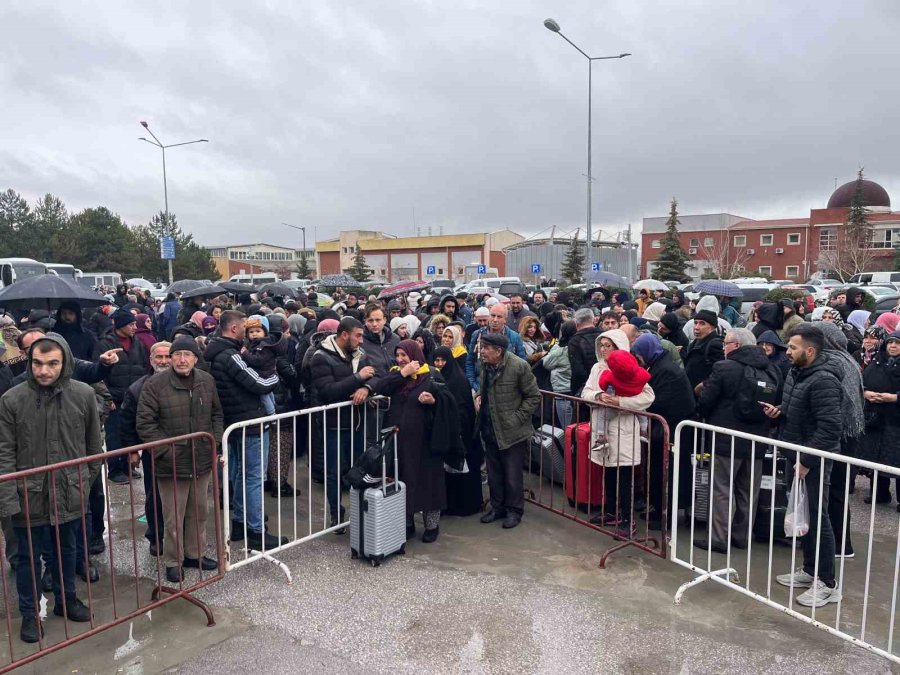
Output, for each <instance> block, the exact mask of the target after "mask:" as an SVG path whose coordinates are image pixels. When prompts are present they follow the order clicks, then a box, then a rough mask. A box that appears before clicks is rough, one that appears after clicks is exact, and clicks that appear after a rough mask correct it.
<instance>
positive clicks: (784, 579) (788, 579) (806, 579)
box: [775, 567, 813, 588]
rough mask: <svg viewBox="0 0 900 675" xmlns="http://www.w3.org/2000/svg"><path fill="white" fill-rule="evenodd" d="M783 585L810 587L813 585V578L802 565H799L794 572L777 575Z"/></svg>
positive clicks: (776, 578) (778, 580) (776, 579)
mask: <svg viewBox="0 0 900 675" xmlns="http://www.w3.org/2000/svg"><path fill="white" fill-rule="evenodd" d="M775 581H777V582H778V583H779V584H781V585H782V586H791V585H793V587H794V588H809V587H810V586H812V583H813V578H812V576H810V575H809V574H807V573H806V572H804V571H803V568H802V567H798V568H797V569H796V571H795V572H794V573H793V574H779V575H778V576H777V577H775Z"/></svg>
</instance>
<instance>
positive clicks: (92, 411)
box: [0, 333, 103, 642]
mask: <svg viewBox="0 0 900 675" xmlns="http://www.w3.org/2000/svg"><path fill="white" fill-rule="evenodd" d="M28 357H29V362H28V370H27V373H28V374H27V379H26V381H25V382H23V383H22V384H20V385H17V386H15V387H13V388H12V389H10V390H9V391H8V392H6V394H4V395H3V397H2V398H0V475H5V474H9V473H13V472H15V471H17V470H24V469H31V468H38V467H44V466H48V465H51V464H57V463H59V462H64V461H67V460H72V459H78V458H81V457H86V456H89V455H96V454H99V453H100V452H102V448H103V446H102V441H101V437H100V417H99V415H98V413H97V405H96V400H95V398H94V390H93V389H91V387H89V386H88V385H86V384H84V383H82V382H76V381H74V380H73V379H72V373H73V372H74V369H75V361H74V359H73V357H72V352H71V351H70V350H69V346H68V344H67V343H66V341H65V340H64V339H63V337H62V336H60V335H57V334H56V333H48V334H47V335H46V336H44V337H41V338H40V339H38V340H36V341H35V342H34V343H33V344H32V345H31V348H30V350H29V352H28ZM99 471H100V463H99V462H94V463H90V464H87V463H85V464H80V465H78V466H74V467H69V468H67V469H60V470H58V471H56V472H54V473H53V474H37V475H35V476H32V477H30V478H26V479H25V481H24V482H25V484H26V485H27V491H23V486H22V481H6V482H3V483H0V516H6V517H8V516H13V528H14V530H15V533H16V537H17V539H18V544H19V564H18V567H17V569H16V589H17V591H18V596H19V612H20V613H21V614H22V627H21V631H20V636H21V638H22V640H23V641H24V642H37V641H38V638H39V635H40V634H42V633H41V631H42V629H41V627H40V620H39V618H38V610H39V607H38V603H37V597H36V596H35V590H34V588H35V584H36V583H37V581H38V580H39V579H40V560H39V557H38V555H37V554H39V553H40V552H41V551H40V542H41V541H43V540H44V538H45V537H46V538H48V539H49V540H50V541H51V542H52V546H51V551H50V558H51V559H50V560H49V561H48V566H49V567H50V573H51V575H52V577H53V596H54V598H55V600H56V605H55V607H54V608H53V613H54V614H55V615H56V616H65V617H66V618H67V619H69V620H70V621H90V620H91V612H90V609H89V608H88V607H87V606H85V605H84V603H82V602H81V600H79V599H78V598H77V597H76V596H75V562H76V561H75V558H76V553H75V537H76V532H77V530H78V524H79V522H80V520H81V517H82V514H83V513H84V512H85V510H86V509H87V503H88V491H89V490H90V485H91V483H92V481H93V479H94V478H95V477H96V476H97V474H98V473H99ZM51 483H52V484H51ZM23 492H24V494H23ZM23 499H27V504H26V503H24V502H23ZM26 507H27V511H26ZM26 512H27V515H28V517H27V519H26V515H25V514H26ZM57 541H58V542H59V543H58V544H57ZM60 567H61V568H62V578H61V579H60Z"/></svg>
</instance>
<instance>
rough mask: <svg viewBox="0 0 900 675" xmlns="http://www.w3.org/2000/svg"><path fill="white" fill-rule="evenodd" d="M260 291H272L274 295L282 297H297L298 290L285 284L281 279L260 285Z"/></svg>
mask: <svg viewBox="0 0 900 675" xmlns="http://www.w3.org/2000/svg"><path fill="white" fill-rule="evenodd" d="M259 291H260V293H271V294H272V295H277V296H280V297H282V298H296V297H297V291H296V290H295V289H293V288H291V287H290V286H288V285H287V284H283V283H281V282H280V281H276V282H275V283H272V284H263V285H262V286H260V287H259Z"/></svg>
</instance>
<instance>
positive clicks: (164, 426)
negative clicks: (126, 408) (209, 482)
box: [136, 368, 224, 478]
mask: <svg viewBox="0 0 900 675" xmlns="http://www.w3.org/2000/svg"><path fill="white" fill-rule="evenodd" d="M223 420H224V418H223V416H222V405H221V403H220V402H219V395H218V393H217V391H216V381H215V379H214V378H213V376H212V375H210V374H209V373H205V372H203V371H202V370H197V368H194V370H193V374H192V381H191V382H190V387H189V386H188V379H187V378H183V377H179V375H178V374H177V373H176V372H175V370H174V369H173V368H169V369H167V370H164V371H162V372H160V373H156V374H155V375H153V376H151V377H150V378H149V379H148V380H147V381H146V382H145V383H144V387H143V389H142V390H141V397H140V400H139V401H138V411H137V426H136V428H137V433H138V436H140V439H141V442H143V443H150V442H152V441H161V440H163V439H166V438H172V437H173V436H181V435H183V434H190V433H193V432H196V431H207V432H209V433H211V434H212V435H213V437H214V438H215V439H216V444H221V442H222V432H223V430H224V427H223ZM192 448H193V451H192ZM153 458H154V460H155V474H156V477H157V478H173V477H175V478H191V477H193V476H202V475H205V474H207V473H209V472H210V471H212V467H213V448H211V447H210V444H209V440H208V439H206V438H198V439H194V440H193V441H183V442H181V443H176V444H175V445H162V446H159V447H156V448H153ZM173 474H174V475H173Z"/></svg>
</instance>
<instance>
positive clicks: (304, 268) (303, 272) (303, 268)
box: [297, 251, 309, 279]
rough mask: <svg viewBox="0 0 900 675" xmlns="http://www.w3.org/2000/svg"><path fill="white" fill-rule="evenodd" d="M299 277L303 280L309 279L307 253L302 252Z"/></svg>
mask: <svg viewBox="0 0 900 675" xmlns="http://www.w3.org/2000/svg"><path fill="white" fill-rule="evenodd" d="M297 276H298V277H300V278H301V279H309V261H308V260H307V259H306V251H301V252H300V261H299V262H298V263H297Z"/></svg>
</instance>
